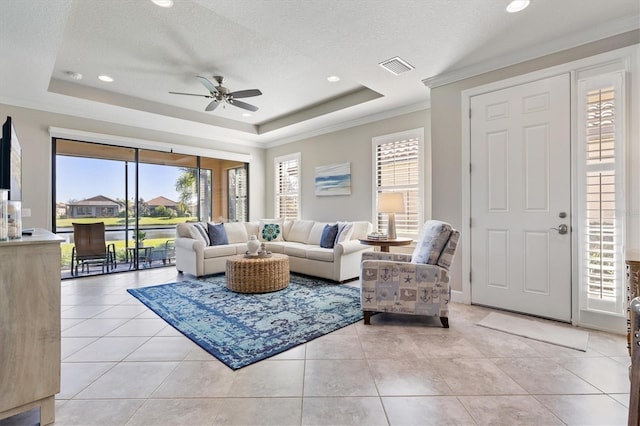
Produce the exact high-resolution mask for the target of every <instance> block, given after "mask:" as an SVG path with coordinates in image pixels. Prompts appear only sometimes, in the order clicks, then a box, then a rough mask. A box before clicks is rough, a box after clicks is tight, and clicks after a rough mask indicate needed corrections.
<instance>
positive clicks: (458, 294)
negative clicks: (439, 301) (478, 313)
mask: <svg viewBox="0 0 640 426" xmlns="http://www.w3.org/2000/svg"><path fill="white" fill-rule="evenodd" d="M451 301H452V302H455V303H465V301H464V297H463V295H462V291H460V290H451Z"/></svg>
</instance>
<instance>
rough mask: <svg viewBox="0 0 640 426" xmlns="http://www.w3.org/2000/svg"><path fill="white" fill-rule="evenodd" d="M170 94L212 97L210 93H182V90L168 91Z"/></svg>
mask: <svg viewBox="0 0 640 426" xmlns="http://www.w3.org/2000/svg"><path fill="white" fill-rule="evenodd" d="M169 93H171V94H172V95H187V96H201V97H203V98H213V96H211V95H198V94H196V93H184V92H169Z"/></svg>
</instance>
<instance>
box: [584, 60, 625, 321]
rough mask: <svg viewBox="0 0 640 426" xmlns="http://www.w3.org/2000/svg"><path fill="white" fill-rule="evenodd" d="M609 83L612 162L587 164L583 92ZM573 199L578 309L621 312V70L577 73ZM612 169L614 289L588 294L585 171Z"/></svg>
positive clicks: (622, 232)
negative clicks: (612, 95) (608, 294)
mask: <svg viewBox="0 0 640 426" xmlns="http://www.w3.org/2000/svg"><path fill="white" fill-rule="evenodd" d="M607 86H609V87H611V86H613V88H614V91H615V98H614V102H615V130H614V132H613V134H614V144H615V145H614V150H615V154H614V161H613V163H612V164H605V163H602V164H592V165H588V164H587V146H586V143H587V137H588V135H587V121H588V117H587V114H586V111H587V96H588V93H589V92H591V91H594V90H599V89H600V90H602V89H604V88H605V87H607ZM576 92H577V98H578V99H577V101H578V107H577V113H576V116H577V117H576V121H577V142H578V148H577V159H578V161H577V188H578V194H577V202H578V204H577V205H578V212H577V213H578V224H579V226H578V236H577V240H578V243H577V244H578V250H577V254H578V289H579V290H578V293H579V295H578V298H579V309H580V311H588V312H594V313H600V314H606V315H614V316H624V315H625V299H626V290H625V289H626V282H625V272H624V268H625V259H624V246H625V228H626V214H625V212H626V201H625V194H626V176H625V163H626V161H627V160H626V155H625V154H626V152H625V151H626V149H625V148H626V126H627V122H626V114H625V113H626V109H627V103H626V102H627V100H626V88H625V71H624V70H611V69H609V68H607V67H605V68H604V69H601V70H598V69H591V70H589V71H588V72H583V73H582V74H579V75H578V79H577V91H576ZM590 172H591V173H594V172H599V173H606V172H613V176H614V178H615V193H614V194H615V219H614V220H615V226H614V230H613V238H614V241H613V242H612V243H611V245H612V246H613V248H614V253H613V263H614V265H615V269H614V274H615V277H614V282H615V290H614V295H613V296H612V297H602V298H600V299H598V298H595V297H592V296H590V292H589V286H590V282H589V280H588V277H587V275H588V270H589V261H588V260H589V259H588V257H589V256H588V254H589V252H590V250H589V248H588V246H589V239H588V235H589V231H588V228H589V224H588V215H587V208H588V207H587V203H588V199H587V190H586V187H587V181H588V177H587V174H588V173H590Z"/></svg>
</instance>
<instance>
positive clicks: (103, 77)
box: [98, 74, 113, 83]
mask: <svg viewBox="0 0 640 426" xmlns="http://www.w3.org/2000/svg"><path fill="white" fill-rule="evenodd" d="M98 79H99V80H100V81H104V82H105V83H111V82H112V81H113V77H109V76H108V75H106V74H103V75H99V76H98Z"/></svg>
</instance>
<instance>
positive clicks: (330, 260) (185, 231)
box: [176, 219, 373, 282]
mask: <svg viewBox="0 0 640 426" xmlns="http://www.w3.org/2000/svg"><path fill="white" fill-rule="evenodd" d="M265 223H267V224H270V223H278V224H279V225H278V226H279V227H280V228H278V229H281V230H282V232H281V233H279V235H277V238H275V239H274V240H272V241H266V240H265V239H264V238H263V230H264V229H265V228H264V225H265ZM211 225H213V224H207V223H201V222H200V223H180V224H178V225H177V227H176V268H177V269H178V271H179V272H186V273H189V274H192V275H195V276H202V275H208V274H215V273H220V272H224V271H225V267H226V260H227V258H228V257H229V256H233V255H236V254H244V253H245V252H246V251H247V241H248V240H249V237H250V236H251V235H257V236H258V239H259V240H261V242H264V243H265V247H266V249H267V250H269V251H271V252H272V253H283V254H286V255H288V256H289V267H290V270H291V272H297V273H300V274H305V275H312V276H316V277H321V278H326V279H329V280H333V281H337V282H343V281H347V280H350V279H353V278H357V277H358V276H359V274H360V261H361V257H362V253H363V252H365V251H371V250H373V248H372V247H370V246H365V245H363V244H360V242H359V241H358V239H359V238H366V236H367V234H369V233H370V232H371V231H372V224H371V223H370V222H366V221H354V222H339V223H337V225H338V228H339V230H340V233H339V235H336V238H335V240H334V241H333V244H327V235H326V231H325V228H326V226H327V225H329V226H335V224H334V223H326V222H316V221H313V220H290V221H289V220H287V221H282V220H277V219H272V220H263V221H255V222H231V223H224V224H218V225H217V227H218V228H217V229H218V231H216V232H220V231H221V227H223V228H224V231H223V232H222V234H226V239H227V241H226V244H224V243H222V244H221V243H220V241H215V242H214V244H217V245H210V244H211V239H212V238H211V237H212V236H215V234H211V235H208V233H207V232H206V230H207V229H210V228H209V226H211ZM323 232H324V233H325V236H324V237H323ZM205 234H207V235H205ZM264 235H266V234H264ZM224 236H225V235H223V237H224ZM266 236H267V238H273V236H269V235H266ZM218 237H219V234H218ZM207 238H208V239H207ZM321 243H322V245H325V246H327V245H333V247H331V248H325V247H322V246H321Z"/></svg>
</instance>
